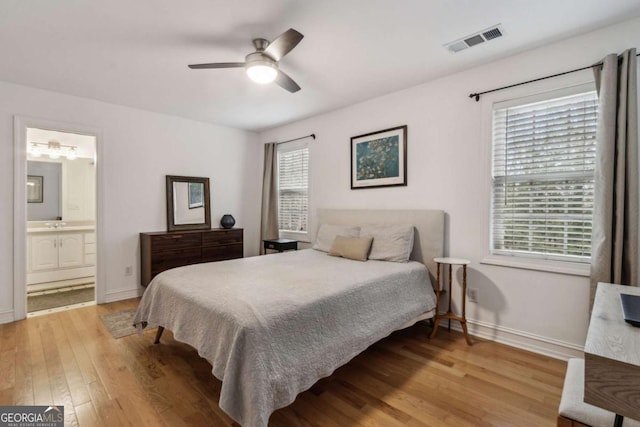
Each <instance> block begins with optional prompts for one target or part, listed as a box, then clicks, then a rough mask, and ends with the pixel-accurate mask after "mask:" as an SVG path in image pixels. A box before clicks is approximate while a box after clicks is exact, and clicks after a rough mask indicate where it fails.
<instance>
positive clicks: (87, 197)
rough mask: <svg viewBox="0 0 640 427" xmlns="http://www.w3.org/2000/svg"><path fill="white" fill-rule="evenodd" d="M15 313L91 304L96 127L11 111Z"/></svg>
mask: <svg viewBox="0 0 640 427" xmlns="http://www.w3.org/2000/svg"><path fill="white" fill-rule="evenodd" d="M15 124H16V144H15V147H16V150H17V153H16V163H15V166H16V172H15V177H16V181H15V182H16V188H15V192H16V197H15V209H14V210H15V212H16V219H15V231H16V232H15V234H14V258H15V264H14V265H15V270H14V280H15V283H14V289H15V307H14V308H15V310H14V318H15V319H16V320H18V319H21V318H24V317H26V316H27V315H28V316H33V315H39V314H45V313H50V312H53V311H60V310H65V309H69V308H76V307H81V306H86V305H92V304H95V303H96V300H98V301H99V300H100V293H99V283H100V281H99V280H97V278H98V276H99V275H98V260H99V256H98V252H99V244H98V238H99V233H98V221H99V218H100V214H99V209H98V206H99V203H98V200H99V198H98V195H99V185H98V183H99V176H98V175H99V174H98V173H97V172H98V168H97V167H96V166H97V165H96V164H97V158H98V153H99V151H98V148H99V132H95V130H92V129H82V128H81V127H77V126H69V125H64V124H57V123H51V122H43V121H42V120H37V119H24V118H16V121H15Z"/></svg>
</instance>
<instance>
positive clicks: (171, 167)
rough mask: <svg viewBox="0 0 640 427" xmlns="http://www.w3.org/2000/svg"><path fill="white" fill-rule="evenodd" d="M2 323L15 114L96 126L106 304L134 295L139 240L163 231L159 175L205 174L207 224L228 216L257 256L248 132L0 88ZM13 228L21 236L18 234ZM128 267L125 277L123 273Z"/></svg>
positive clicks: (255, 165) (9, 286)
mask: <svg viewBox="0 0 640 427" xmlns="http://www.w3.org/2000/svg"><path fill="white" fill-rule="evenodd" d="M0 99H2V102H1V103H0V147H2V148H1V150H2V153H3V154H2V155H1V156H0V323H2V322H6V321H11V320H13V301H14V297H13V286H14V284H13V233H14V230H13V215H14V206H13V167H14V164H13V161H14V160H13V159H14V154H15V153H14V149H13V134H14V129H13V117H14V115H19V116H29V117H35V118H42V119H45V120H53V121H60V122H65V123H74V124H79V125H84V126H86V127H94V128H98V129H101V130H102V136H103V138H102V140H101V141H98V144H104V146H103V147H102V153H103V156H102V158H99V159H98V166H99V167H101V168H103V169H102V170H103V173H104V175H103V178H104V185H103V188H104V194H102V200H103V206H104V216H103V218H102V221H103V226H104V228H103V230H104V231H105V233H104V235H103V236H102V244H103V248H104V251H105V252H106V253H104V254H103V257H102V259H103V260H105V263H104V264H105V265H101V266H100V268H102V269H103V271H105V276H104V277H106V281H105V283H102V284H101V285H102V286H105V287H106V288H105V291H106V299H107V300H116V299H121V298H126V297H131V296H134V295H137V294H138V293H139V291H140V288H139V287H138V284H139V281H140V278H139V275H140V273H139V271H140V270H139V264H140V261H139V237H138V233H140V232H142V231H162V230H166V205H165V175H188V176H203V177H209V178H210V180H211V204H212V218H211V219H212V223H213V224H214V225H217V224H219V221H220V217H221V216H222V215H223V214H225V213H232V214H233V215H234V217H235V218H236V221H237V225H236V226H237V227H244V229H245V239H246V240H245V241H246V242H247V244H246V246H245V255H256V254H257V253H258V244H257V242H258V233H259V231H258V227H259V216H258V215H259V213H257V212H259V206H260V184H256V183H259V180H260V179H261V178H259V177H258V175H260V168H261V163H260V159H259V157H260V153H261V151H262V149H261V146H260V145H259V144H258V143H257V136H256V135H255V134H254V133H250V132H245V131H240V130H235V129H230V128H225V127H221V126H215V125H212V124H206V123H200V122H195V121H190V120H186V119H181V118H177V117H171V116H166V115H161V114H156V113H151V112H146V111H141V110H136V109H132V108H127V107H121V106H117V105H113V104H107V103H103V102H98V101H93V100H89V99H84V98H78V97H73V96H68V95H63V94H59V93H54V92H49V91H44V90H39V89H34V88H29V87H24V86H18V85H14V84H10V83H4V82H0ZM15 232H21V231H20V230H16V231H15ZM129 265H131V266H133V269H134V274H133V276H125V274H124V272H125V267H126V266H129Z"/></svg>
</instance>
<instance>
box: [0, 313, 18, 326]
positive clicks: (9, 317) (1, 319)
mask: <svg viewBox="0 0 640 427" xmlns="http://www.w3.org/2000/svg"><path fill="white" fill-rule="evenodd" d="M14 320H15V319H14V318H13V310H6V311H0V325H1V324H3V323H11V322H13V321H14Z"/></svg>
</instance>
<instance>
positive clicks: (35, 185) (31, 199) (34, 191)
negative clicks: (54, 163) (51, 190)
mask: <svg viewBox="0 0 640 427" xmlns="http://www.w3.org/2000/svg"><path fill="white" fill-rule="evenodd" d="M42 185H43V179H42V177H41V176H38V175H27V203H42Z"/></svg>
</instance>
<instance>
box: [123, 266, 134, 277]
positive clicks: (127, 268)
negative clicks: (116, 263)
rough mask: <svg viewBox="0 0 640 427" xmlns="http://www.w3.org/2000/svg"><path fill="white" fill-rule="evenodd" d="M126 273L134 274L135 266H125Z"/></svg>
mask: <svg viewBox="0 0 640 427" xmlns="http://www.w3.org/2000/svg"><path fill="white" fill-rule="evenodd" d="M124 275H125V276H133V267H132V266H130V265H128V266H126V267H125V268H124Z"/></svg>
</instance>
